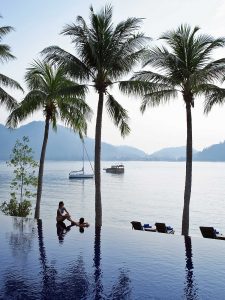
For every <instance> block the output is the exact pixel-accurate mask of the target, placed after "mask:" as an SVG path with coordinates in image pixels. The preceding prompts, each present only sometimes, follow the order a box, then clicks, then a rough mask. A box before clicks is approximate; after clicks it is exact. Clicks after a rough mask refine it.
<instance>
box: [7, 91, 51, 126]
mask: <svg viewBox="0 0 225 300" xmlns="http://www.w3.org/2000/svg"><path fill="white" fill-rule="evenodd" d="M45 98H46V95H45V94H44V93H43V92H41V91H38V90H33V91H31V92H29V93H28V94H27V95H26V96H25V98H24V100H23V101H21V102H20V103H19V105H18V106H17V107H16V108H15V109H14V110H13V111H12V113H11V114H10V115H9V117H8V119H7V122H6V126H8V127H10V128H16V127H17V125H18V123H19V122H21V121H23V120H25V119H26V118H27V117H28V116H30V115H32V114H33V113H34V112H36V111H37V110H39V109H41V108H43V103H44V100H45Z"/></svg>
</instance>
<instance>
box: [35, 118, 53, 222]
mask: <svg viewBox="0 0 225 300" xmlns="http://www.w3.org/2000/svg"><path fill="white" fill-rule="evenodd" d="M49 123H50V117H49V116H46V119H45V132H44V140H43V144H42V149H41V157H40V164H39V172H38V186H37V200H36V207H35V214H34V217H35V219H39V218H40V204H41V193H42V181H43V173H44V162H45V153H46V146H47V142H48V132H49Z"/></svg>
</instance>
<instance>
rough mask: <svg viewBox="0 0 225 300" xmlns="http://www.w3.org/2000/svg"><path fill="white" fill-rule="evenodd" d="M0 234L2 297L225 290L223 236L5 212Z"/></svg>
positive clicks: (199, 294) (194, 294) (155, 295)
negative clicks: (62, 226) (59, 224)
mask: <svg viewBox="0 0 225 300" xmlns="http://www.w3.org/2000/svg"><path fill="white" fill-rule="evenodd" d="M68 225H69V224H68ZM57 233H58V235H57ZM0 241H1V244H0V264H1V268H0V299H21V300H24V299H70V300H71V299H79V300H80V299H224V297H225V296H224V295H225V280H224V278H225V243H224V241H216V240H207V239H203V238H190V237H186V238H184V237H181V236H176V235H165V234H159V233H150V232H144V231H143V232H142V231H134V230H131V229H130V230H126V229H123V230H118V228H110V227H103V228H102V230H101V231H100V230H95V228H94V227H93V226H92V227H89V228H86V229H85V231H84V232H83V233H80V231H79V228H77V227H71V228H70V229H69V228H68V231H66V233H62V232H61V231H59V230H58V232H57V228H56V224H55V222H54V221H52V222H49V221H45V220H43V221H42V222H41V221H40V222H36V221H34V220H32V219H20V218H11V217H5V216H0Z"/></svg>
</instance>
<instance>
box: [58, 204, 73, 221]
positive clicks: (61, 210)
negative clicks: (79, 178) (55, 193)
mask: <svg viewBox="0 0 225 300" xmlns="http://www.w3.org/2000/svg"><path fill="white" fill-rule="evenodd" d="M64 220H68V221H70V222H71V225H75V224H76V222H75V221H73V220H72V219H71V217H70V214H69V212H68V211H67V210H66V208H65V206H64V203H63V201H60V202H59V207H58V209H57V215H56V221H57V222H63V221H64Z"/></svg>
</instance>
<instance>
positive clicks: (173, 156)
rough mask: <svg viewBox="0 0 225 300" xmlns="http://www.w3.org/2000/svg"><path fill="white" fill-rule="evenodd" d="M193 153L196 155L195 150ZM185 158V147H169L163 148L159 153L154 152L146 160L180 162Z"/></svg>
mask: <svg viewBox="0 0 225 300" xmlns="http://www.w3.org/2000/svg"><path fill="white" fill-rule="evenodd" d="M193 153H194V154H195V153H197V151H196V150H195V149H193ZM185 157H186V147H185V146H181V147H169V148H163V149H161V150H159V151H156V152H154V153H152V154H151V155H149V156H148V160H152V161H154V160H157V161H177V160H179V161H181V160H185Z"/></svg>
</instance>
